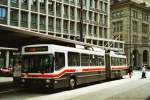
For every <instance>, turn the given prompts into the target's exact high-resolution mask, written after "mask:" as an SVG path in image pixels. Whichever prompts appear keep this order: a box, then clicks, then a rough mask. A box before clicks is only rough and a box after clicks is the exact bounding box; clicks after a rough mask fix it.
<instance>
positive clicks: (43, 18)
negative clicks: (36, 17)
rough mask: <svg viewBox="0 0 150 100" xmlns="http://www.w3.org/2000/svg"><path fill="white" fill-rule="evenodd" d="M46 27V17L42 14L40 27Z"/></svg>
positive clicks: (42, 28) (43, 28)
mask: <svg viewBox="0 0 150 100" xmlns="http://www.w3.org/2000/svg"><path fill="white" fill-rule="evenodd" d="M45 28H46V17H45V16H40V29H41V30H45Z"/></svg>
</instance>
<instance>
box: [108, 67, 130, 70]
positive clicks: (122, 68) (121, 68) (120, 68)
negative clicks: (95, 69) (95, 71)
mask: <svg viewBox="0 0 150 100" xmlns="http://www.w3.org/2000/svg"><path fill="white" fill-rule="evenodd" d="M111 69H112V70H124V69H128V67H118V68H111Z"/></svg>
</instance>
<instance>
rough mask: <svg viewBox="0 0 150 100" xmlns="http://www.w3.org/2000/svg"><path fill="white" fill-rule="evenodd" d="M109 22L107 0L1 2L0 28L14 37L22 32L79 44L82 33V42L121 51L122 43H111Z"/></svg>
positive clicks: (115, 41) (21, 0)
mask: <svg viewBox="0 0 150 100" xmlns="http://www.w3.org/2000/svg"><path fill="white" fill-rule="evenodd" d="M82 19H83V20H82ZM109 19H110V0H82V1H81V0H0V27H2V28H3V27H5V29H6V30H7V28H9V29H10V30H11V29H13V30H15V31H13V32H16V33H15V34H19V32H20V31H23V32H24V31H25V32H24V35H26V33H28V35H29V34H30V35H32V34H38V36H41V35H43V36H47V37H52V38H55V39H56V38H58V37H59V38H58V39H60V38H61V39H65V40H67V41H68V40H73V41H80V36H81V35H80V34H81V33H82V34H83V42H84V43H89V44H92V45H97V46H102V47H108V48H110V47H111V48H120V49H121V50H123V48H124V45H123V44H124V42H122V41H117V40H112V39H111V40H110V38H111V37H110V20H109ZM10 30H9V31H8V33H7V35H8V37H9V32H10ZM1 33H3V35H5V34H4V32H2V30H1V31H0V37H1ZM20 35H21V34H20ZM6 37H7V36H6ZM20 37H21V36H20ZM34 38H36V37H34V36H33V37H31V38H30V39H34ZM52 38H51V39H52ZM4 39H5V38H4ZM4 39H3V40H4ZM15 39H16V38H15ZM15 39H14V40H15ZM58 39H57V40H58ZM25 41H27V40H25ZM35 41H36V40H35ZM37 41H38V40H37ZM8 43H11V41H9V39H8ZM36 43H37V42H36ZM5 44H7V40H5ZM14 45H15V44H14ZM0 47H1V45H0ZM15 47H17V46H15ZM2 53H3V52H2ZM1 55H4V56H6V55H7V53H6V52H5V54H1ZM1 58H3V59H5V57H3V56H2V57H1ZM7 65H9V64H7Z"/></svg>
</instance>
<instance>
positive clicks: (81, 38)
mask: <svg viewBox="0 0 150 100" xmlns="http://www.w3.org/2000/svg"><path fill="white" fill-rule="evenodd" d="M80 7H81V12H80V41H81V42H83V1H82V0H80Z"/></svg>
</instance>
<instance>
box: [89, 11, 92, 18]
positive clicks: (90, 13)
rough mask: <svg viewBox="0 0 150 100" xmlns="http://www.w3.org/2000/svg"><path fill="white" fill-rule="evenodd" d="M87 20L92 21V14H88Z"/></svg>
mask: <svg viewBox="0 0 150 100" xmlns="http://www.w3.org/2000/svg"><path fill="white" fill-rule="evenodd" d="M89 20H92V12H89Z"/></svg>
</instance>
